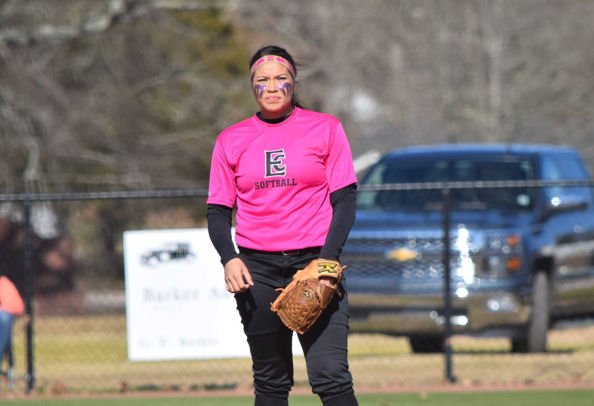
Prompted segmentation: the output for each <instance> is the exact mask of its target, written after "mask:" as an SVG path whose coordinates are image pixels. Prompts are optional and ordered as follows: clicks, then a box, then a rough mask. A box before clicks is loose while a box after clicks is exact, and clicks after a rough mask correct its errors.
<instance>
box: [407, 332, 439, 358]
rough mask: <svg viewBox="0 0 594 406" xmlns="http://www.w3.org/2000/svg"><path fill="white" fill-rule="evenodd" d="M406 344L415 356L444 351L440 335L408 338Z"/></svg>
mask: <svg viewBox="0 0 594 406" xmlns="http://www.w3.org/2000/svg"><path fill="white" fill-rule="evenodd" d="M408 342H409V343H410V348H411V349H412V352H413V353H415V354H435V353H439V352H443V349H444V345H443V336H441V335H425V336H412V337H409V338H408Z"/></svg>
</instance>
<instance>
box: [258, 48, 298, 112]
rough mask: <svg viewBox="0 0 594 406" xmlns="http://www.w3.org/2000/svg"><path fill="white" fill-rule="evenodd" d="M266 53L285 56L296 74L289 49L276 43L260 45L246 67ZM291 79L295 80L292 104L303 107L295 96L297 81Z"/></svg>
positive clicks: (295, 67)
mask: <svg viewBox="0 0 594 406" xmlns="http://www.w3.org/2000/svg"><path fill="white" fill-rule="evenodd" d="M268 55H274V56H282V57H283V58H285V59H286V60H287V61H289V63H290V64H291V66H292V67H293V70H295V76H297V66H296V64H295V60H294V59H293V57H292V56H291V54H290V53H289V51H287V50H286V49H285V48H281V47H279V46H276V45H266V46H265V47H262V48H260V49H259V50H257V51H256V53H255V54H254V56H252V59H250V66H249V67H248V69H250V68H251V67H252V65H253V64H254V62H256V61H257V60H258V59H260V58H262V57H263V56H268ZM293 79H294V80H295V93H294V95H293V104H294V105H295V106H297V107H300V108H305V106H304V104H303V103H302V102H301V101H300V100H299V98H298V97H297V87H298V85H299V84H298V83H297V80H296V78H293Z"/></svg>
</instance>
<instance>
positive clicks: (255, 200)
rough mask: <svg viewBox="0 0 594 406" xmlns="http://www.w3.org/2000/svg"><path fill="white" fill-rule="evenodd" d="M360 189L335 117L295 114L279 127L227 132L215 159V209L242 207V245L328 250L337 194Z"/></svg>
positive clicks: (211, 199) (257, 125) (252, 122)
mask: <svg viewBox="0 0 594 406" xmlns="http://www.w3.org/2000/svg"><path fill="white" fill-rule="evenodd" d="M356 181H357V179H356V176H355V171H354V168H353V159H352V155H351V149H350V146H349V143H348V140H347V137H346V135H345V133H344V130H343V128H342V125H341V123H340V121H339V120H338V119H336V118H335V117H333V116H331V115H328V114H323V113H318V112H313V111H310V110H304V109H300V108H295V111H294V112H293V114H292V115H291V116H290V117H289V118H287V119H286V120H285V121H283V122H281V123H279V124H269V123H266V122H264V121H262V120H260V119H258V118H257V117H256V116H255V115H254V116H252V117H250V118H248V119H246V120H244V121H241V122H239V123H237V124H235V125H233V126H231V127H228V128H226V129H225V130H223V131H222V132H221V134H220V135H219V137H218V139H217V142H216V144H215V147H214V152H213V155H212V164H211V171H210V183H209V196H208V200H207V203H208V204H219V205H223V206H227V207H234V206H235V205H237V214H236V223H237V224H236V229H235V241H236V243H237V245H239V246H242V247H245V248H251V249H257V250H263V251H282V250H292V249H300V248H307V247H316V246H322V245H324V242H325V240H326V234H327V233H328V229H329V227H330V220H331V218H332V206H331V205H330V197H329V195H330V193H332V192H334V191H336V190H338V189H340V188H343V187H345V186H348V185H350V184H353V183H355V182H356Z"/></svg>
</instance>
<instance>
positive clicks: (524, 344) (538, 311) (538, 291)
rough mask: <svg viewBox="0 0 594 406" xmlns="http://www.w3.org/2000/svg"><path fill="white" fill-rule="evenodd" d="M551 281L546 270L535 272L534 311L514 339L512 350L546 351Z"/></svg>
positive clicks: (533, 288) (533, 289)
mask: <svg viewBox="0 0 594 406" xmlns="http://www.w3.org/2000/svg"><path fill="white" fill-rule="evenodd" d="M550 300H551V281H550V279H549V276H548V274H547V273H546V272H544V271H538V272H536V273H535V274H534V278H533V280H532V313H531V315H530V320H529V321H528V324H527V325H526V327H524V329H523V330H522V332H521V336H520V337H517V338H514V339H512V352H521V353H526V352H528V353H536V352H545V351H546V347H547V331H548V329H549V318H550V310H551V309H550V303H551V302H550Z"/></svg>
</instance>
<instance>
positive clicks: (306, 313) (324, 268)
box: [270, 259, 344, 334]
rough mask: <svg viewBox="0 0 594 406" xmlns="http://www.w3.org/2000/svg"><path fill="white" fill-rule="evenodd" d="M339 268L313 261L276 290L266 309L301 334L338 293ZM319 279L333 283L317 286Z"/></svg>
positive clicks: (340, 275) (333, 262)
mask: <svg viewBox="0 0 594 406" xmlns="http://www.w3.org/2000/svg"><path fill="white" fill-rule="evenodd" d="M343 269H344V267H343V266H342V265H340V263H339V262H338V261H332V260H327V259H314V260H313V261H311V262H310V263H309V264H308V265H307V266H306V267H305V268H303V269H301V270H299V271H297V272H296V273H295V275H294V276H293V280H292V281H291V283H289V284H288V285H287V287H286V288H284V289H283V288H280V289H277V290H280V291H281V294H280V295H279V296H278V297H277V298H276V300H275V301H274V302H273V303H271V307H270V309H271V310H272V311H274V312H276V313H277V314H278V316H279V317H280V319H281V320H282V322H283V324H284V325H285V326H287V327H288V328H290V329H291V330H293V331H296V332H297V333H299V334H304V333H305V332H306V331H308V330H309V328H310V327H311V326H312V325H313V324H314V323H315V322H316V320H318V318H319V317H320V315H321V314H322V312H323V311H324V309H325V308H326V307H327V306H328V305H329V304H330V302H331V301H332V298H333V297H334V294H335V293H337V292H338V285H339V283H340V280H341V278H342V270H343ZM321 278H332V279H334V280H335V282H336V283H335V284H334V285H333V286H332V287H330V286H327V285H325V284H323V283H321V282H320V279H321Z"/></svg>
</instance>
